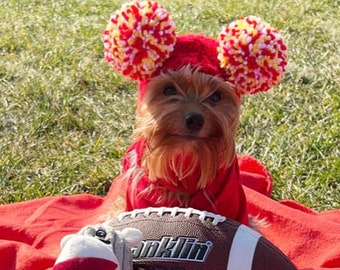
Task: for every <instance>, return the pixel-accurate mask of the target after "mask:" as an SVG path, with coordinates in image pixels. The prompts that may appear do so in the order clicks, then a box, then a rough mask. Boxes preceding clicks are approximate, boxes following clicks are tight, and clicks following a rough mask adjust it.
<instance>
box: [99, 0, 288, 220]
mask: <svg viewBox="0 0 340 270" xmlns="http://www.w3.org/2000/svg"><path fill="white" fill-rule="evenodd" d="M103 42H104V54H105V59H106V61H107V62H108V63H109V64H110V65H111V66H112V67H113V68H114V69H115V70H116V71H119V72H120V73H121V74H122V75H124V76H126V77H128V78H130V79H133V80H135V81H137V82H138V83H139V91H138V92H139V100H138V107H137V127H136V130H135V131H134V138H135V139H136V140H135V142H134V143H133V144H132V145H131V146H130V148H129V149H128V150H127V152H126V154H125V156H124V161H123V174H122V179H123V181H124V184H127V190H126V194H125V198H124V204H125V207H124V210H127V211H130V210H134V209H138V208H145V207H161V206H164V207H176V206H178V207H192V208H197V209H199V210H205V211H210V212H214V213H217V214H220V215H223V216H226V217H228V218H231V219H234V220H236V221H238V222H241V223H243V224H248V223H249V222H248V214H247V203H246V198H245V194H244V191H243V187H242V183H241V180H240V170H239V167H238V158H237V157H236V154H235V138H236V131H237V127H238V123H239V115H240V99H241V96H242V95H243V94H255V93H258V92H263V91H267V90H269V89H270V88H271V87H273V86H275V85H277V84H279V83H280V81H281V79H282V76H283V74H284V72H285V68H286V64H287V61H286V58H287V55H286V46H285V44H284V43H283V40H282V38H281V36H280V34H279V32H278V30H277V29H275V28H273V27H272V26H270V25H269V24H268V23H266V22H264V21H262V20H261V19H260V18H259V17H256V16H248V17H244V18H242V19H240V20H237V21H234V22H232V23H230V24H227V25H225V26H224V27H223V29H222V31H221V32H220V34H219V36H218V38H217V39H215V38H210V37H206V36H205V35H202V34H192V33H189V34H183V35H177V34H176V27H175V24H174V22H173V21H172V19H171V17H170V14H169V13H168V12H167V11H166V10H165V9H164V8H163V7H162V6H161V5H160V4H159V3H157V2H153V1H143V2H140V1H137V2H133V3H127V4H125V5H123V6H122V8H121V9H120V10H118V11H116V12H115V13H114V14H112V16H111V18H110V21H109V23H108V25H107V27H106V29H105V30H104V38H103ZM124 192H125V190H124Z"/></svg>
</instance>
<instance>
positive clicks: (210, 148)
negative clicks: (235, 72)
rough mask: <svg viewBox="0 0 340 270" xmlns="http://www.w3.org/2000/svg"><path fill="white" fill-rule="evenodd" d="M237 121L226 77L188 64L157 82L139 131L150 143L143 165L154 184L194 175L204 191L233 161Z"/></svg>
mask: <svg viewBox="0 0 340 270" xmlns="http://www.w3.org/2000/svg"><path fill="white" fill-rule="evenodd" d="M238 121H239V98H238V97H237V96H236V94H235V91H234V90H233V88H232V86H231V85H229V84H228V83H226V82H225V81H224V80H223V79H221V78H219V77H214V76H210V75H207V74H204V73H201V72H199V70H198V69H193V68H191V67H189V66H187V67H183V68H181V69H180V70H178V71H167V72H166V73H163V74H161V75H159V76H157V77H155V78H153V79H152V80H151V81H150V82H149V83H148V85H147V88H146V91H145V96H144V98H143V100H142V105H141V107H140V111H139V113H138V116H137V129H136V130H135V136H137V137H138V138H143V139H144V140H146V142H147V145H148V147H147V148H146V150H145V153H144V154H143V161H142V166H143V167H144V169H146V170H147V171H148V174H149V179H150V181H157V179H165V180H167V181H169V182H171V183H172V184H175V185H176V183H174V181H176V178H177V181H183V180H184V179H185V178H187V177H191V178H192V177H194V178H196V179H197V181H196V184H197V186H196V188H197V189H202V188H204V187H205V186H206V185H207V184H209V182H210V181H211V180H212V179H214V178H215V176H216V173H217V171H218V170H219V169H221V168H222V167H228V166H230V165H231V163H232V162H233V160H234V158H235V136H236V129H237V126H238ZM174 178H175V180H174Z"/></svg>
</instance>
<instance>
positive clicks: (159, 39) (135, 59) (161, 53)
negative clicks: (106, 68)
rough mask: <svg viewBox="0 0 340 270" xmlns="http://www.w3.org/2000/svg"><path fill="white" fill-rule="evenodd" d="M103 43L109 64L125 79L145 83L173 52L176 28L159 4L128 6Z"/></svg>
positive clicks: (112, 23)
mask: <svg viewBox="0 0 340 270" xmlns="http://www.w3.org/2000/svg"><path fill="white" fill-rule="evenodd" d="M103 42H104V56H105V59H106V61H107V62H108V63H109V64H110V65H111V66H112V67H113V68H114V69H115V70H117V71H119V72H121V73H122V74H123V75H124V76H126V77H128V78H131V79H133V80H138V81H142V80H145V79H148V78H149V77H150V76H151V75H152V74H153V73H154V71H156V70H157V69H158V68H159V67H161V66H162V65H163V62H164V61H165V60H166V59H167V58H168V57H169V55H170V52H172V51H173V49H174V46H175V43H176V34H175V24H174V22H173V21H172V20H171V18H170V15H169V13H168V12H167V11H166V10H165V9H164V8H163V7H162V6H161V5H160V4H158V3H157V2H152V1H143V2H133V3H127V4H124V5H123V6H122V8H121V9H120V10H118V11H117V12H115V13H114V14H113V15H112V16H111V19H110V21H109V23H108V25H107V27H106V29H105V30H104V37H103Z"/></svg>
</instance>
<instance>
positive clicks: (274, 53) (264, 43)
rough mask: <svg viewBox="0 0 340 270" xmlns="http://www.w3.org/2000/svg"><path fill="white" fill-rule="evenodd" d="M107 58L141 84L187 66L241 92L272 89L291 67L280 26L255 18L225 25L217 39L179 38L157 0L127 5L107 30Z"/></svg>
mask: <svg viewBox="0 0 340 270" xmlns="http://www.w3.org/2000/svg"><path fill="white" fill-rule="evenodd" d="M104 46H105V50H104V52H105V59H106V60H107V61H108V62H109V64H110V65H112V67H113V68H114V69H115V70H117V71H119V72H121V73H122V74H123V75H124V76H126V77H129V78H131V79H133V80H137V81H139V83H140V87H139V91H140V95H141V96H143V94H144V93H143V91H144V90H145V84H146V83H147V81H148V80H149V79H150V78H152V77H154V76H157V75H158V74H160V72H162V71H166V70H169V69H171V70H177V69H179V68H181V67H183V66H186V65H192V66H193V67H197V68H199V69H200V71H201V72H204V73H207V74H210V75H214V76H220V77H222V78H223V79H225V80H226V81H229V82H231V83H232V84H234V86H235V89H236V91H237V94H239V95H241V94H245V93H250V94H254V93H257V92H260V91H267V90H269V89H270V88H271V87H273V86H275V85H277V84H279V83H280V81H281V79H282V77H283V74H284V72H285V70H286V65H287V52H286V46H285V44H284V43H283V40H282V38H281V35H280V33H279V32H278V30H277V29H275V28H273V27H271V26H270V25H269V24H268V23H266V22H264V21H262V20H261V19H260V18H258V17H255V16H249V17H245V18H243V19H240V20H238V21H235V22H233V23H231V24H229V25H226V26H225V27H224V29H223V30H222V31H221V33H220V35H219V37H218V39H214V38H210V37H206V36H204V35H202V34H185V35H179V36H176V33H175V24H174V23H173V21H172V20H171V18H170V15H169V13H168V12H167V11H166V10H165V9H164V8H163V7H162V6H161V5H160V4H158V3H157V2H152V1H144V2H133V3H128V4H124V5H123V7H122V8H121V9H120V10H119V11H117V12H116V13H114V14H113V15H112V17H111V19H110V21H109V23H108V26H107V28H106V30H105V31H104Z"/></svg>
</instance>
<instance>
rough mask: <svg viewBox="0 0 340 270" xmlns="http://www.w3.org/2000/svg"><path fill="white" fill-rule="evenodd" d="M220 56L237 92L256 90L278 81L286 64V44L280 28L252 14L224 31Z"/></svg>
mask: <svg viewBox="0 0 340 270" xmlns="http://www.w3.org/2000/svg"><path fill="white" fill-rule="evenodd" d="M218 41H219V46H218V59H219V61H220V65H221V68H224V69H225V70H226V73H227V75H228V77H227V80H228V81H230V82H231V83H232V84H234V86H235V88H236V91H237V94H238V95H243V94H255V93H258V92H264V91H267V90H269V89H270V88H272V87H273V86H275V85H278V84H279V83H280V82H281V80H282V78H283V74H284V73H285V71H286V66H287V47H286V45H285V44H284V42H283V40H282V37H281V35H280V33H279V31H278V30H277V29H275V28H273V27H272V26H271V25H270V24H268V23H267V22H264V21H262V20H261V19H260V18H259V17H256V16H249V17H245V18H243V19H240V20H237V21H234V22H232V23H231V24H229V25H226V26H225V27H224V28H223V30H222V31H221V33H220V35H219V37H218Z"/></svg>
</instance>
